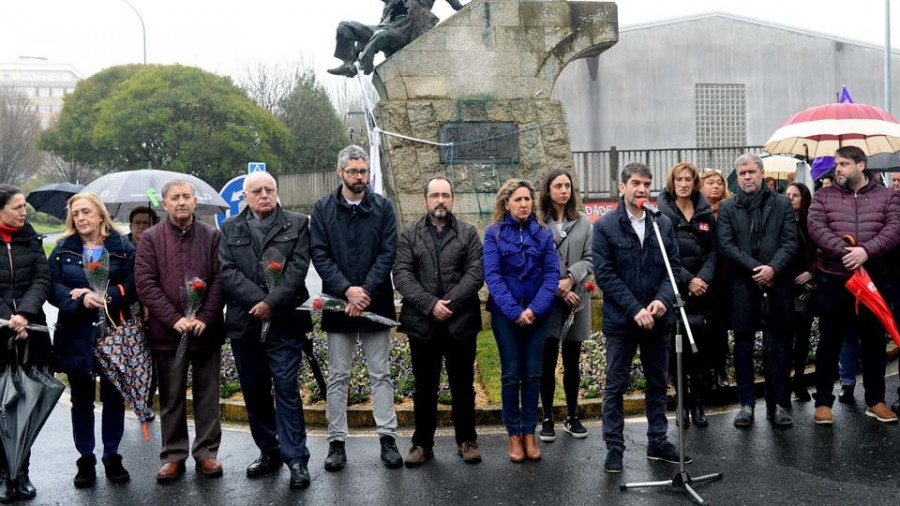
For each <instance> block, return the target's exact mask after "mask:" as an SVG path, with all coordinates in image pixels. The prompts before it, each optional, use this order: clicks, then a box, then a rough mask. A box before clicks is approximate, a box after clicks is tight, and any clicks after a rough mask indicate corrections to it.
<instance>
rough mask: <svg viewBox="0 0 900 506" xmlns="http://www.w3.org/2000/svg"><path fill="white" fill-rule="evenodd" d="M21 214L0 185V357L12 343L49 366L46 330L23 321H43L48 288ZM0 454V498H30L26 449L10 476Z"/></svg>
mask: <svg viewBox="0 0 900 506" xmlns="http://www.w3.org/2000/svg"><path fill="white" fill-rule="evenodd" d="M25 218H26V210H25V195H23V194H22V190H20V189H18V188H16V187H15V186H10V185H7V184H3V185H0V247H2V248H3V249H4V250H6V254H7V258H4V259H3V260H2V261H0V319H3V320H4V321H6V322H7V323H5V324H3V325H2V326H0V362H3V363H4V364H8V363H12V362H15V361H16V360H17V359H16V358H15V356H14V354H15V352H14V351H12V350H11V349H9V348H8V346H9V345H10V344H14V346H16V347H18V348H19V350H18V351H19V353H21V352H22V351H24V350H23V348H24V346H28V362H29V363H30V364H34V365H38V366H49V365H50V364H51V355H52V353H51V347H50V335H49V334H47V333H46V332H36V331H33V330H28V329H26V328H25V327H26V326H27V325H29V324H38V325H46V324H47V319H46V317H45V316H44V309H43V306H44V302H45V301H46V300H47V295H48V294H49V292H50V267H49V266H48V265H47V257H46V256H45V255H44V248H43V246H42V244H41V237H40V236H39V235H38V234H37V232H35V231H34V228H33V227H32V226H31V225H30V224H29V223H28V222H27V221H25ZM11 340H12V341H13V343H10V341H11ZM23 343H25V344H24V346H23ZM2 455H3V450H2V446H0V503H8V502H12V501H14V500H16V499H31V498H32V497H34V496H35V494H36V493H37V491H36V490H35V488H34V486H33V485H32V484H31V480H30V479H29V478H28V467H29V461H30V458H31V453H30V452H29V453H28V454H26V455H25V459H24V462H23V463H22V467H21V468H20V470H19V472H18V474H16V475H15V476H11V474H12V473H10V471H9V470H8V469H7V464H6V458H5V457H3V456H2Z"/></svg>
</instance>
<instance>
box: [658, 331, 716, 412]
mask: <svg viewBox="0 0 900 506" xmlns="http://www.w3.org/2000/svg"><path fill="white" fill-rule="evenodd" d="M676 318H678V322H677V325H676V327H673V330H672V334H671V336H672V337H671V339H670V344H669V376H671V377H672V383H673V384H674V385H676V387H677V385H678V378H677V377H676V376H677V374H678V363H677V360H678V356H677V355H676V354H675V344H676V343H675V339H676V335H675V333H676V332H677V331H676V330H675V329H676V328H678V327H681V328H682V329H684V324H683V323H682V322H681V314H676ZM688 323H690V324H691V335H692V336H694V344H696V345H697V353H694V352H693V349H692V348H691V341H690V339H689V338H688V335H687V331H686V330H682V331H681V339H682V341H681V344H682V354H681V368H682V374H683V379H684V383H683V388H684V407H685V408H690V407H691V406H697V405H701V404H703V399H704V397H705V394H706V378H707V374H708V372H709V371H710V370H711V369H713V367H714V363H713V358H712V357H713V355H714V348H715V346H714V344H713V343H712V329H711V328H710V326H709V320H708V319H707V318H706V317H705V316H703V315H696V314H689V315H688Z"/></svg>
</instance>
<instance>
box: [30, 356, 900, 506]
mask: <svg viewBox="0 0 900 506" xmlns="http://www.w3.org/2000/svg"><path fill="white" fill-rule="evenodd" d="M888 370H889V371H890V372H891V373H892V375H891V376H890V377H889V378H888V396H889V402H893V400H895V399H896V397H895V396H896V389H897V385H898V378H897V375H896V370H897V363H896V362H893V363H891V364H890V365H889V366H888ZM857 401H858V402H857V404H856V406H855V407H848V406H845V405H843V404H836V405H835V425H834V426H833V427H832V428H830V429H829V428H824V427H818V426H815V425H814V424H813V422H812V412H813V405H812V404H811V403H803V404H795V407H794V408H793V415H794V417H795V421H796V425H795V426H794V427H792V428H788V429H778V430H776V429H774V428H772V427H771V426H769V425H768V424H767V423H766V422H765V413H764V411H765V410H764V407H763V404H762V402H760V403H759V404H757V419H756V423H755V425H754V426H753V427H752V428H751V429H749V430H738V429H735V428H734V427H733V426H732V425H731V420H732V416H733V409H723V410H718V411H716V412H715V414H713V415H712V416H711V417H710V418H711V423H710V426H709V427H708V428H706V429H697V428H696V427H691V428H690V429H688V431H687V434H688V440H687V448H688V453H689V454H690V455H691V456H692V457H693V458H694V464H691V465H689V466H687V470H688V471H689V472H690V473H691V474H693V475H695V476H698V475H700V474H705V473H709V472H714V471H720V472H724V473H725V477H724V479H723V480H722V481H721V482H718V483H711V484H705V485H699V486H698V491H699V492H700V494H701V495H702V496H703V497H704V498H706V499H707V500H708V501H709V503H710V504H728V505H743V504H746V505H770V504H787V505H804V504H808V505H815V506H823V505H832V504H834V505H838V504H841V505H843V504H862V505H866V506H880V505H892V506H893V505H896V504H897V503H898V500H900V488H898V483H900V480H898V478H900V426H898V425H885V424H882V423H879V422H877V421H875V420H874V419H872V418H868V417H866V416H865V414H864V411H865V406H864V404H863V401H862V388H858V389H857ZM98 422H99V416H98ZM98 426H99V423H98ZM588 428H589V431H590V435H589V437H588V438H587V439H585V440H574V439H572V438H570V437H569V436H568V435H567V434H564V433H562V432H561V431H560V433H559V436H558V439H557V442H555V443H552V444H543V445H542V450H543V453H544V458H543V460H542V461H541V462H538V463H525V464H512V463H510V462H509V461H508V459H507V456H506V438H505V435H504V434H503V433H502V429H501V428H499V427H485V428H480V433H481V435H482V437H481V438H480V440H479V442H480V444H481V448H482V451H483V454H484V462H483V463H482V464H480V465H476V466H469V465H465V464H463V463H462V462H460V461H459V459H458V457H457V456H456V448H455V443H454V440H453V438H452V436H450V435H447V432H446V431H443V432H442V434H443V435H442V436H440V437H438V438H437V446H436V447H435V453H436V454H437V458H436V460H435V461H432V462H430V463H428V464H426V465H425V466H424V467H422V468H419V469H400V470H390V469H386V468H385V467H384V466H383V465H382V464H381V462H380V461H379V460H378V441H377V439H376V438H375V437H374V433H373V432H372V431H367V432H365V433H364V434H362V433H361V435H360V436H359V437H351V438H350V439H349V440H348V443H347V453H348V458H349V462H348V465H347V468H346V469H344V471H343V472H340V473H328V472H326V471H325V470H324V469H323V467H322V463H323V461H324V459H325V455H326V453H327V442H326V440H325V437H324V435H323V434H322V433H321V431H316V432H313V433H312V434H311V436H310V438H309V446H310V450H311V452H312V460H311V462H310V472H311V474H312V485H311V487H310V488H309V489H308V490H305V491H298V492H291V491H289V490H288V487H287V479H288V471H287V468H283V469H282V470H281V471H280V473H279V474H278V475H276V476H270V477H264V478H259V479H255V480H249V479H247V478H246V477H245V475H244V469H245V468H246V466H247V464H249V463H250V461H251V460H253V458H255V456H256V453H257V452H256V449H255V447H254V445H253V442H252V440H251V438H250V434H249V433H248V432H247V431H246V429H245V428H243V427H229V429H228V430H226V431H225V434H224V436H223V440H222V448H221V453H220V458H221V460H222V463H223V465H224V467H225V476H224V477H223V478H221V479H215V480H210V479H206V478H203V477H202V476H198V475H197V473H195V472H194V470H193V462H190V461H189V462H188V472H187V474H186V475H185V477H184V479H182V480H181V481H180V482H177V483H175V484H172V485H168V486H160V485H157V484H156V481H155V479H154V474H155V472H156V470H157V467H158V461H157V455H158V451H159V424H158V422H154V423H152V424H151V425H150V429H151V430H150V435H151V438H150V442H149V443H144V442H143V439H142V438H141V434H140V428H139V426H138V425H137V423H136V421H134V419H133V418H130V419H128V420H127V421H126V435H125V439H124V441H123V442H122V453H123V455H124V457H125V465H126V466H127V468H128V469H129V470H130V471H131V474H132V481H131V482H130V483H128V484H125V485H113V484H111V483H109V482H107V481H106V479H105V477H104V476H103V468H102V466H98V468H97V469H98V473H99V478H98V481H97V485H96V486H95V487H94V488H92V489H86V490H76V489H75V488H74V487H73V486H72V477H73V476H74V473H75V460H76V458H77V454H76V452H75V449H74V445H73V443H72V436H71V423H70V421H69V416H68V406H66V405H64V404H61V405H60V406H58V407H57V409H56V410H55V412H54V413H53V415H52V417H51V419H50V420H49V422H48V423H47V425H46V427H45V428H44V431H43V433H42V434H41V436H40V437H39V439H38V441H37V444H36V447H35V450H34V457H33V459H32V463H33V464H32V480H33V481H34V483H35V485H36V486H37V489H38V496H37V497H36V498H35V499H34V500H33V501H31V502H30V503H28V504H62V505H66V506H75V505H106V504H109V505H136V504H160V505H174V504H204V505H225V504H228V505H231V504H315V505H328V504H334V505H357V504H359V505H390V506H400V505H442V504H446V505H453V506H461V505H469V504H491V505H506V504H575V505H581V504H605V505H606V504H609V505H617V504H622V505H646V504H651V505H670V504H689V501H688V499H687V497H686V496H683V495H681V494H679V493H674V492H671V491H668V490H629V491H627V492H620V491H619V488H618V486H619V484H620V483H625V482H630V481H649V480H665V479H670V478H671V477H672V476H673V475H674V474H675V472H676V467H677V466H672V465H668V464H659V463H651V462H650V461H648V460H647V459H646V458H645V451H646V436H645V435H644V433H645V431H646V423H645V422H644V421H643V419H642V418H635V419H631V420H629V423H627V424H626V428H625V437H626V444H627V445H628V449H627V450H626V452H625V473H624V474H622V475H619V476H611V475H606V474H604V473H603V472H602V466H603V461H604V458H605V456H606V452H605V450H604V447H603V442H602V440H601V434H600V427H599V425H598V424H597V423H596V422H593V423H589V424H588ZM669 433H670V438H671V440H672V441H673V442H676V437H677V435H676V434H677V433H676V428H675V426H674V423H671V422H670V424H669ZM98 440H99V434H98ZM400 447H401V451H402V452H403V453H404V454H405V452H406V450H407V449H408V447H409V432H404V433H403V435H402V436H401V440H400ZM99 452H100V450H99V449H98V450H97V453H98V455H99ZM23 504H24V503H23Z"/></svg>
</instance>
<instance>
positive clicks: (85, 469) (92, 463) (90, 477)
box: [74, 455, 97, 488]
mask: <svg viewBox="0 0 900 506" xmlns="http://www.w3.org/2000/svg"><path fill="white" fill-rule="evenodd" d="M75 465H76V466H78V473H77V474H75V480H74V483H75V488H87V487H90V486H93V485H94V482H95V481H97V460H96V458H95V457H94V456H93V455H82V456H81V457H79V458H78V460H77V461H76V462H75Z"/></svg>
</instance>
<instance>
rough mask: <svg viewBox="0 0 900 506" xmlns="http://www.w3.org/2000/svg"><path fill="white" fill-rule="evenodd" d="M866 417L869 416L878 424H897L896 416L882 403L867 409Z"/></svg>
mask: <svg viewBox="0 0 900 506" xmlns="http://www.w3.org/2000/svg"><path fill="white" fill-rule="evenodd" d="M866 416H871V417H872V418H874V419H876V420H878V421H879V422H884V423H897V415H896V414H895V413H894V412H893V411H891V408H889V407H887V404H885V403H883V402H879V403H878V404H876V405H874V406H869V407H867V408H866Z"/></svg>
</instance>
